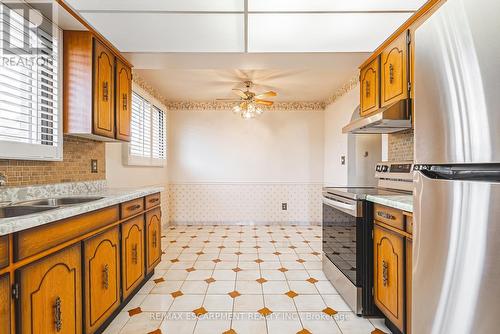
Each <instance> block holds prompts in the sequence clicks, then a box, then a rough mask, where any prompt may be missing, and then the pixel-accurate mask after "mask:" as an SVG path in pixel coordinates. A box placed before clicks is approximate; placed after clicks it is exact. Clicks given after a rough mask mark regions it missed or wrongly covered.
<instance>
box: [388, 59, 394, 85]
mask: <svg viewBox="0 0 500 334" xmlns="http://www.w3.org/2000/svg"><path fill="white" fill-rule="evenodd" d="M393 82H394V65H392V64H389V83H391V84H392V83H393Z"/></svg>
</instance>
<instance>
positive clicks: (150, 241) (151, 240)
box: [146, 208, 161, 273]
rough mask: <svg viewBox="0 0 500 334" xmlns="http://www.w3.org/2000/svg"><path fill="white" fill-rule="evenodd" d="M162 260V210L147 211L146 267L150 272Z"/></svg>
mask: <svg viewBox="0 0 500 334" xmlns="http://www.w3.org/2000/svg"><path fill="white" fill-rule="evenodd" d="M160 260H161V211H160V208H156V209H153V210H151V211H149V212H147V213H146V269H147V272H148V273H150V272H152V271H153V269H154V267H155V266H156V265H157V264H158V263H159V262H160Z"/></svg>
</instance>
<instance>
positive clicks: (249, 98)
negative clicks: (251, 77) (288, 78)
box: [217, 81, 278, 119]
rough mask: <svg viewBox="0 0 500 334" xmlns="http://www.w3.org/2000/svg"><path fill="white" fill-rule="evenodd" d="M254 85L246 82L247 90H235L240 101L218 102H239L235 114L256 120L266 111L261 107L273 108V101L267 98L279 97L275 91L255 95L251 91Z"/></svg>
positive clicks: (234, 109)
mask: <svg viewBox="0 0 500 334" xmlns="http://www.w3.org/2000/svg"><path fill="white" fill-rule="evenodd" d="M252 86H253V83H252V82H251V81H245V87H246V90H242V89H233V90H232V91H233V93H235V94H236V95H238V96H239V97H240V98H239V99H217V101H229V102H237V103H238V104H237V105H235V106H234V108H233V112H234V113H237V114H240V115H241V117H243V118H246V119H248V118H254V117H255V116H257V115H260V114H262V113H263V112H264V111H263V110H262V108H261V107H260V106H272V105H273V104H274V102H273V101H269V100H265V98H269V97H274V96H276V95H278V94H277V93H276V92H274V91H272V90H271V91H268V92H265V93H261V94H255V93H254V92H252V91H250V89H251V88H252Z"/></svg>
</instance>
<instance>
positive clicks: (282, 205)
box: [281, 203, 288, 211]
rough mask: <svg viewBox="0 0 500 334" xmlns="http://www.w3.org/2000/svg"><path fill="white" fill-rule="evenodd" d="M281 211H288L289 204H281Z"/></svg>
mask: <svg viewBox="0 0 500 334" xmlns="http://www.w3.org/2000/svg"><path fill="white" fill-rule="evenodd" d="M281 210H283V211H286V210H288V203H281Z"/></svg>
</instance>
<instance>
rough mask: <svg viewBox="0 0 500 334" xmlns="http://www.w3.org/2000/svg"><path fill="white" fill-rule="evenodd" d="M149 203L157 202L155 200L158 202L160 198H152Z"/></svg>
mask: <svg viewBox="0 0 500 334" xmlns="http://www.w3.org/2000/svg"><path fill="white" fill-rule="evenodd" d="M148 202H149V203H155V202H158V198H150V199H149V201H148Z"/></svg>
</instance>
